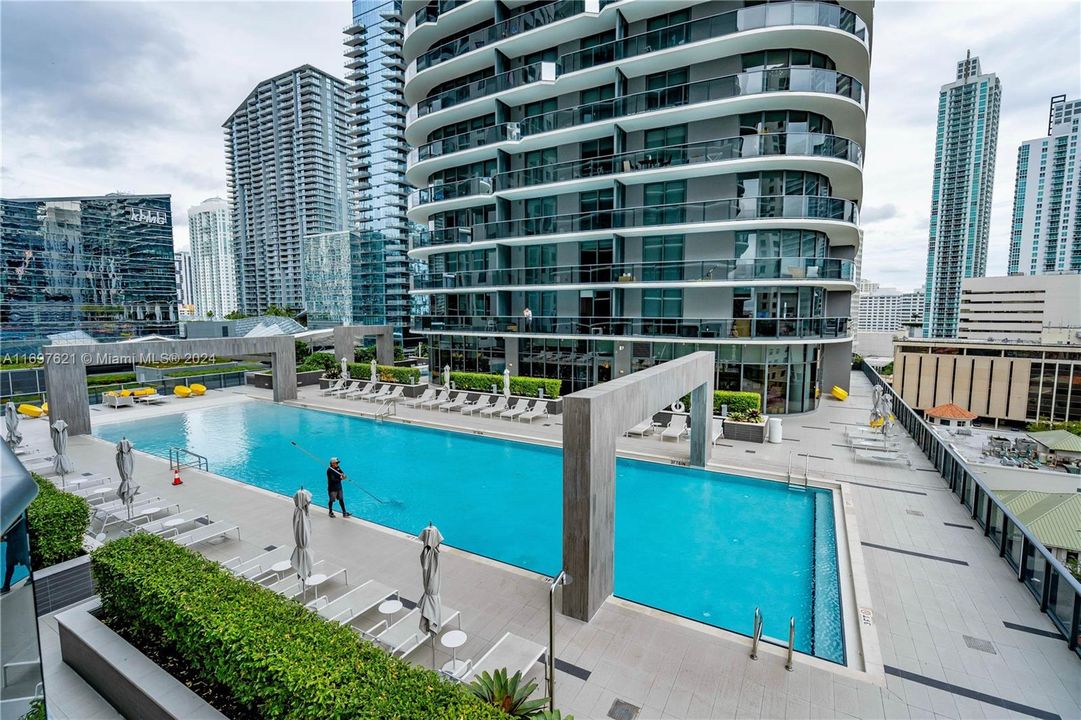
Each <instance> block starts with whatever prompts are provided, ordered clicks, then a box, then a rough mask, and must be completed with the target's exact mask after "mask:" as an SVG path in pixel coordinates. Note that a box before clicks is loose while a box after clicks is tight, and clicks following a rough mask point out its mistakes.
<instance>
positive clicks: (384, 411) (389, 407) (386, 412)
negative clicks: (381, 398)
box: [375, 400, 398, 422]
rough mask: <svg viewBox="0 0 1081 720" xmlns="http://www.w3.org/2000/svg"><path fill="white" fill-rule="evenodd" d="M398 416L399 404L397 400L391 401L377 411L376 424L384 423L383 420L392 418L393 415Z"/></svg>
mask: <svg viewBox="0 0 1081 720" xmlns="http://www.w3.org/2000/svg"><path fill="white" fill-rule="evenodd" d="M397 414H398V402H397V401H396V400H390V401H388V402H385V403H383V406H382V407H380V408H379V409H378V410H376V411H375V420H376V422H382V421H383V418H385V417H390V416H391V415H397Z"/></svg>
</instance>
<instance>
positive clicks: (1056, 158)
mask: <svg viewBox="0 0 1081 720" xmlns="http://www.w3.org/2000/svg"><path fill="white" fill-rule="evenodd" d="M1079 137H1081V100H1067V99H1066V96H1065V95H1058V96H1056V97H1054V98H1052V99H1051V112H1050V127H1049V128H1048V133H1047V136H1046V137H1042V138H1036V139H1035V140H1027V141H1025V142H1023V143H1021V147H1020V148H1018V150H1017V184H1016V185H1015V187H1014V196H1013V225H1012V227H1011V234H1010V260H1009V268H1008V271H1009V273H1010V274H1011V275H1039V274H1042V273H1053V272H1081V208H1079V207H1078V206H1079V205H1081V160H1079V158H1078V157H1077V141H1078V138H1079Z"/></svg>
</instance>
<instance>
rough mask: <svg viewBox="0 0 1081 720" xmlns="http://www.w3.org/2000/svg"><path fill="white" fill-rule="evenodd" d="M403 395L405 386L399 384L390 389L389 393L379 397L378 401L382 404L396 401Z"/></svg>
mask: <svg viewBox="0 0 1081 720" xmlns="http://www.w3.org/2000/svg"><path fill="white" fill-rule="evenodd" d="M403 397H405V388H404V387H402V386H401V385H397V386H395V388H394V389H393V390H391V392H390V395H384V396H383V397H381V398H379V402H380V403H381V404H383V405H386V404H387V403H389V402H398V401H399V400H401V399H402V398H403Z"/></svg>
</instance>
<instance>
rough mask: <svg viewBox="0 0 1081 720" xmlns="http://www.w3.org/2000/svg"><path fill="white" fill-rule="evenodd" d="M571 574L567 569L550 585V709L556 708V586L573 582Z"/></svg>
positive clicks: (561, 571)
mask: <svg viewBox="0 0 1081 720" xmlns="http://www.w3.org/2000/svg"><path fill="white" fill-rule="evenodd" d="M571 580H572V578H571V576H570V575H568V574H567V571H566V570H560V571H559V574H558V575H556V576H555V579H554V580H552V584H551V585H549V586H548V709H549V710H555V709H556V588H557V587H559V586H560V585H563V586H566V585H570V584H571Z"/></svg>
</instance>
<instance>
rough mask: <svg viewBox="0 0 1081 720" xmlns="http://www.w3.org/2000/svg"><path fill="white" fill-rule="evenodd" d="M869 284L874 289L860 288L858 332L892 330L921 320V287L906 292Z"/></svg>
mask: <svg viewBox="0 0 1081 720" xmlns="http://www.w3.org/2000/svg"><path fill="white" fill-rule="evenodd" d="M870 284H872V285H874V289H871V290H867V291H864V290H862V289H861V290H860V315H859V317H860V332H894V331H895V330H901V329H902V328H903V323H906V322H913V321H916V322H919V321H922V320H923V288H920V289H919V290H913V291H909V292H906V291H903V290H898V289H897V288H888V287H887V288H884V287H879V286H878V285H876V284H873V283H870Z"/></svg>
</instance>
